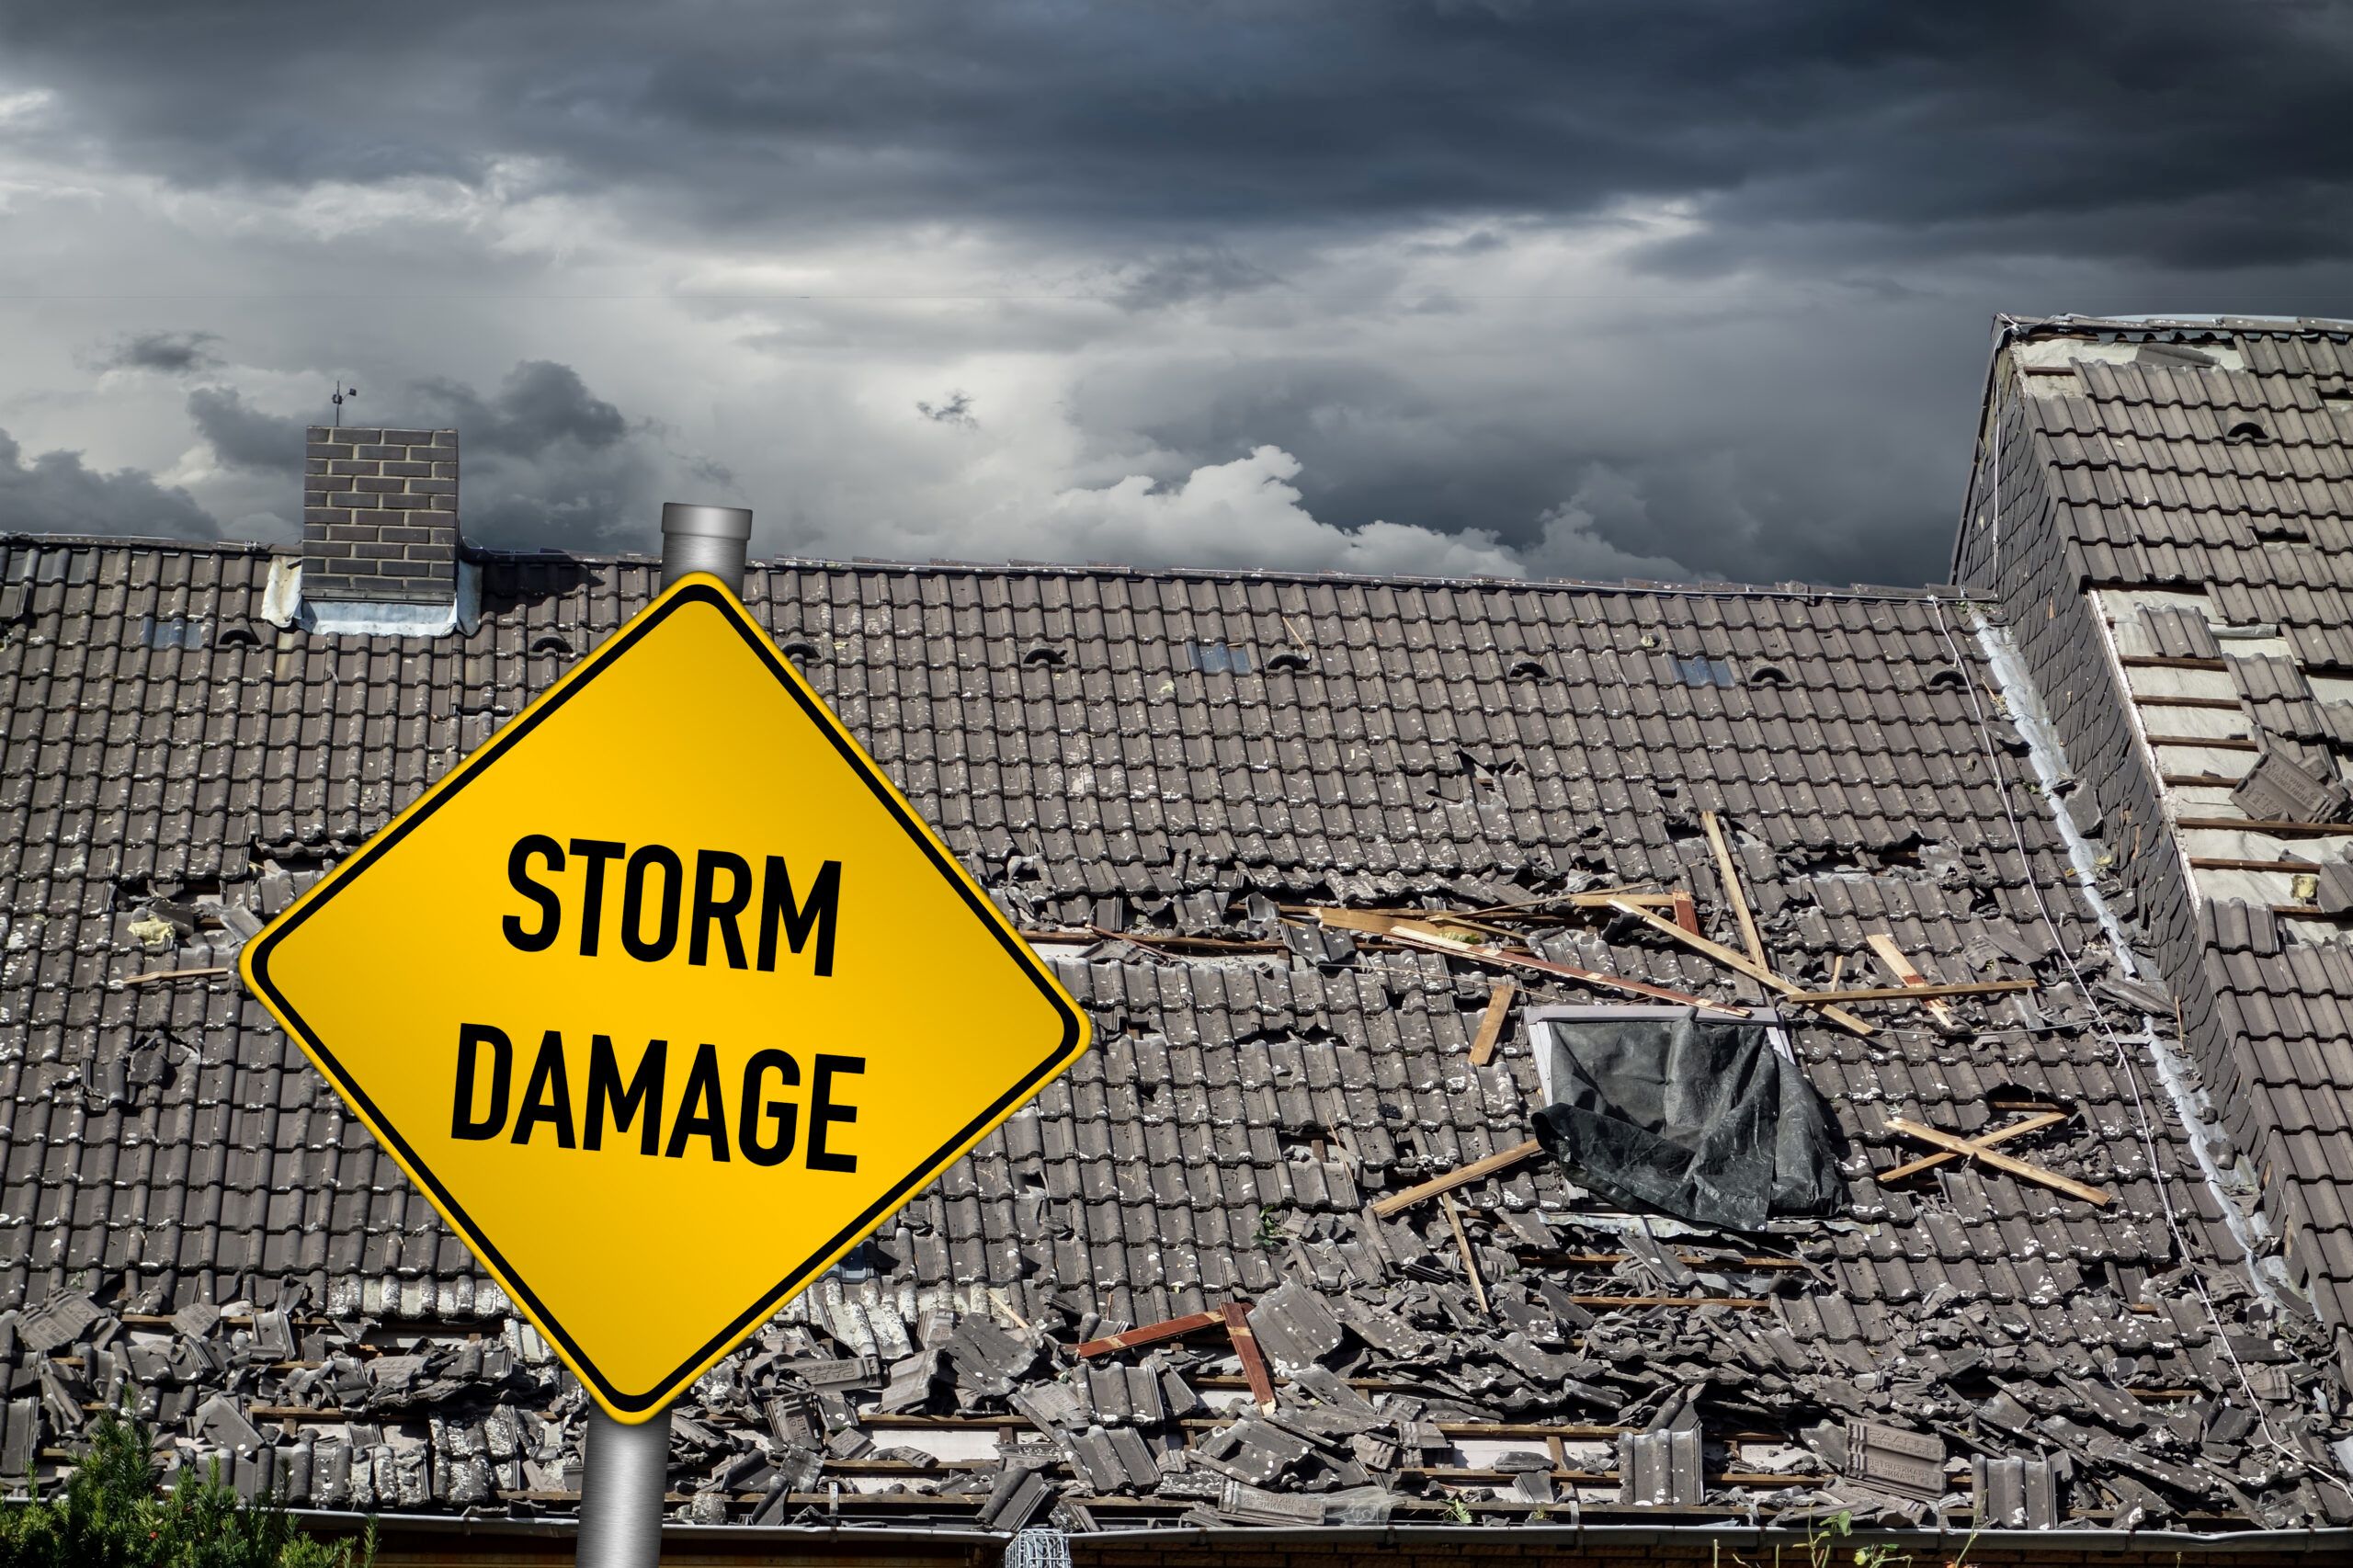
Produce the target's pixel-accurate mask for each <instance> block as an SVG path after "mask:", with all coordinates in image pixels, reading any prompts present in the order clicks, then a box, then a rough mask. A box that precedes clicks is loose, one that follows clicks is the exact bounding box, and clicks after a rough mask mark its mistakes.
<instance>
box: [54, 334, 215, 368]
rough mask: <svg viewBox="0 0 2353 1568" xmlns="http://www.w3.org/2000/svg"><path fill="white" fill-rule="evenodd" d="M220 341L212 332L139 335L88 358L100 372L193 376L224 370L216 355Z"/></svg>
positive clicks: (105, 346)
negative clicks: (138, 371) (203, 372)
mask: <svg viewBox="0 0 2353 1568" xmlns="http://www.w3.org/2000/svg"><path fill="white" fill-rule="evenodd" d="M220 341H221V339H220V336H219V335H218V334H215V333H210V332H135V333H131V334H130V335H126V336H123V337H118V338H115V339H113V340H112V341H110V342H108V343H106V344H103V345H101V346H99V347H97V348H96V349H94V350H92V351H91V352H90V353H89V354H88V355H86V356H85V358H86V359H87V360H88V362H89V364H90V366H91V368H92V369H97V370H153V371H154V372H156V373H157V374H158V375H165V376H190V375H195V374H197V373H198V372H199V371H203V370H210V369H218V368H219V367H220V364H221V357H220V356H219V355H218V354H216V353H214V352H213V351H212V346H213V345H214V344H216V343H218V342H220Z"/></svg>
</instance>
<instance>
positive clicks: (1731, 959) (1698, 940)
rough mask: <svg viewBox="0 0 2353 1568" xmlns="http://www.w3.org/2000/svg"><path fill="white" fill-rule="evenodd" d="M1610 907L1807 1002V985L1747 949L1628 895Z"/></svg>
mask: <svg viewBox="0 0 2353 1568" xmlns="http://www.w3.org/2000/svg"><path fill="white" fill-rule="evenodd" d="M1609 907H1610V908H1611V909H1614V910H1616V911H1617V912H1618V913H1619V914H1620V915H1631V916H1632V917H1633V918H1635V919H1637V920H1639V921H1641V922H1642V923H1643V925H1645V926H1649V927H1650V928H1651V929H1652V930H1654V931H1657V932H1660V933H1662V934H1664V935H1665V936H1668V937H1674V938H1675V939H1676V940H1677V941H1678V942H1680V943H1682V944H1683V945H1684V946H1685V947H1687V948H1689V949H1692V950H1693V951H1694V952H1699V953H1705V954H1706V955H1707V956H1708V957H1710V958H1711V959H1713V960H1716V961H1717V962H1718V963H1720V964H1722V965H1723V966H1724V967H1725V968H1726V969H1730V970H1733V971H1738V972H1739V973H1742V974H1745V975H1746V976H1748V977H1749V978H1750V979H1751V980H1754V981H1756V983H1758V984H1760V985H1765V986H1769V987H1770V988H1771V989H1773V990H1775V991H1778V992H1779V993H1780V994H1782V995H1784V996H1786V997H1788V998H1789V999H1790V1001H1792V1002H1797V1003H1800V1004H1803V1003H1804V1002H1805V994H1806V993H1805V988H1804V987H1803V986H1802V985H1800V984H1798V983H1797V982H1795V981H1793V980H1784V979H1782V978H1781V977H1780V976H1779V975H1778V974H1776V973H1774V972H1773V971H1771V970H1769V969H1768V968H1766V967H1765V966H1764V965H1763V964H1761V963H1756V962H1753V961H1752V960H1750V959H1749V957H1748V955H1747V954H1745V953H1736V952H1734V951H1733V949H1730V948H1727V947H1725V946H1724V945H1723V944H1722V943H1721V942H1711V941H1710V940H1708V938H1707V937H1694V936H1693V935H1691V933H1690V932H1688V931H1686V930H1685V929H1684V928H1683V927H1682V926H1677V924H1676V923H1675V922H1674V921H1672V920H1665V919H1662V918H1660V917H1659V916H1658V915H1653V914H1652V913H1651V912H1650V911H1649V910H1647V909H1644V908H1642V907H1641V906H1640V905H1638V904H1631V903H1627V902H1626V901H1625V900H1624V899H1616V898H1614V899H1611V900H1610V901H1609ZM1815 1011H1817V1012H1819V1013H1820V1014H1821V1015H1822V1016H1823V1017H1825V1018H1828V1019H1829V1020H1830V1021H1831V1022H1832V1023H1834V1024H1836V1025H1837V1026H1838V1027H1839V1028H1843V1029H1847V1030H1848V1031H1850V1032H1852V1033H1855V1034H1861V1035H1868V1034H1875V1033H1877V1032H1878V1031H1877V1030H1876V1029H1874V1028H1872V1027H1871V1026H1870V1024H1868V1023H1866V1022H1864V1021H1863V1020H1862V1019H1860V1018H1859V1017H1855V1015H1854V1014H1852V1013H1849V1012H1847V1011H1846V1010H1845V1009H1843V1008H1839V1007H1819V1008H1816V1009H1815Z"/></svg>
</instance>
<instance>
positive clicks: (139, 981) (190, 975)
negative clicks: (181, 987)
mask: <svg viewBox="0 0 2353 1568" xmlns="http://www.w3.org/2000/svg"><path fill="white" fill-rule="evenodd" d="M236 972H237V971H235V970H233V969H232V968H230V967H229V966H228V965H227V964H213V965H211V966H210V967H208V968H204V969H166V970H158V971H156V972H154V973H153V974H134V975H132V976H131V977H130V978H129V979H127V980H125V981H124V982H123V983H124V984H125V985H153V984H156V983H159V982H162V981H166V980H194V979H196V978H198V977H199V976H200V975H212V974H234V973H236Z"/></svg>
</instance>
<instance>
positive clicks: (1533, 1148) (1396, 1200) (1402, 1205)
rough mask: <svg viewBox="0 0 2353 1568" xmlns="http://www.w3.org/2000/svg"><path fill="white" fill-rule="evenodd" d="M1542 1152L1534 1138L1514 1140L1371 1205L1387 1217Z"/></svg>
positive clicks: (1375, 1210)
mask: <svg viewBox="0 0 2353 1568" xmlns="http://www.w3.org/2000/svg"><path fill="white" fill-rule="evenodd" d="M1543 1152H1544V1145H1543V1144H1541V1143H1539V1142H1537V1141H1536V1140H1535V1139H1533V1138H1530V1139H1529V1141H1528V1142H1525V1143H1515V1144H1513V1145H1512V1146H1511V1147H1510V1148H1508V1149H1498V1150H1496V1151H1495V1153H1492V1154H1489V1155H1488V1156H1487V1157H1486V1158H1485V1159H1483V1160H1473V1161H1472V1162H1471V1163H1470V1164H1469V1165H1457V1166H1456V1167H1455V1168H1454V1169H1452V1170H1450V1171H1449V1172H1447V1173H1446V1174H1445V1175H1444V1176H1432V1177H1430V1179H1429V1180H1427V1181H1426V1182H1423V1183H1421V1184H1420V1185H1419V1186H1417V1187H1407V1188H1406V1189H1405V1190H1404V1191H1403V1192H1397V1193H1392V1194H1391V1195H1390V1196H1388V1197H1387V1198H1383V1199H1378V1200H1377V1201H1375V1202H1374V1204H1373V1206H1372V1211H1373V1212H1374V1213H1375V1214H1377V1215H1379V1216H1380V1217H1381V1219H1383V1220H1386V1219H1388V1218H1389V1217H1390V1216H1391V1215H1392V1214H1394V1213H1396V1212H1397V1211H1398V1210H1401V1209H1411V1208H1412V1207H1413V1206H1414V1205H1415V1204H1416V1203H1421V1202H1425V1201H1427V1200H1428V1199H1433V1198H1436V1197H1437V1196H1438V1194H1440V1193H1442V1192H1451V1191H1453V1190H1454V1189H1455V1188H1456V1187H1468V1186H1470V1185H1471V1184H1472V1182H1474V1181H1481V1180H1483V1179H1485V1178H1486V1177H1488V1176H1494V1175H1495V1173H1496V1172H1497V1171H1507V1170H1509V1169H1511V1167H1512V1166H1514V1165H1518V1164H1519V1162H1520V1161H1522V1160H1525V1159H1527V1158H1528V1157H1529V1156H1530V1155H1531V1154H1540V1153H1543Z"/></svg>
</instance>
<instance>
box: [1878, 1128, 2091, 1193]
mask: <svg viewBox="0 0 2353 1568" xmlns="http://www.w3.org/2000/svg"><path fill="white" fill-rule="evenodd" d="M2068 1115H2069V1113H2068V1112H2066V1111H2063V1110H2047V1111H2044V1112H2043V1113H2041V1114H2040V1116H2029V1117H2026V1118H2024V1119H2020V1120H2018V1121H2013V1122H2011V1123H2010V1124H2009V1125H2008V1126H2006V1127H1997V1128H1995V1129H1994V1130H1993V1131H1990V1132H1981V1133H1979V1134H1978V1135H1977V1136H1976V1137H1974V1138H1971V1139H1967V1140H1964V1142H1967V1143H1968V1144H1969V1146H1970V1147H1971V1148H1972V1149H1984V1147H1986V1146H1987V1145H1988V1144H1992V1143H2004V1142H2008V1141H2009V1140H2011V1139H2013V1138H2023V1137H2025V1136H2026V1135H2027V1134H2028V1133H2029V1132H2040V1131H2042V1130H2043V1129H2044V1128H2046V1127H2055V1126H2057V1125H2058V1124H2059V1123H2060V1122H2063V1121H2064V1120H2066V1119H2067V1117H2068ZM1960 1158H1961V1156H1960V1155H1959V1154H1956V1153H1953V1152H1952V1151H1951V1150H1949V1149H1939V1150H1938V1151H1937V1152H1936V1153H1933V1154H1929V1155H1927V1156H1926V1157H1925V1158H1922V1159H1917V1160H1913V1161H1911V1162H1909V1163H1907V1164H1904V1165H1897V1166H1896V1167H1895V1168H1894V1169H1893V1170H1885V1171H1881V1172H1880V1173H1879V1175H1878V1176H1877V1177H1875V1178H1874V1179H1876V1180H1877V1181H1879V1182H1880V1183H1881V1185H1885V1184H1886V1183H1888V1182H1892V1181H1902V1180H1903V1179H1904V1177H1906V1176H1918V1175H1919V1174H1920V1173H1921V1172H1922V1171H1932V1170H1935V1169H1936V1168H1937V1167H1938V1165H1944V1164H1946V1163H1948V1162H1949V1161H1952V1160H1958V1159H1960Z"/></svg>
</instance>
